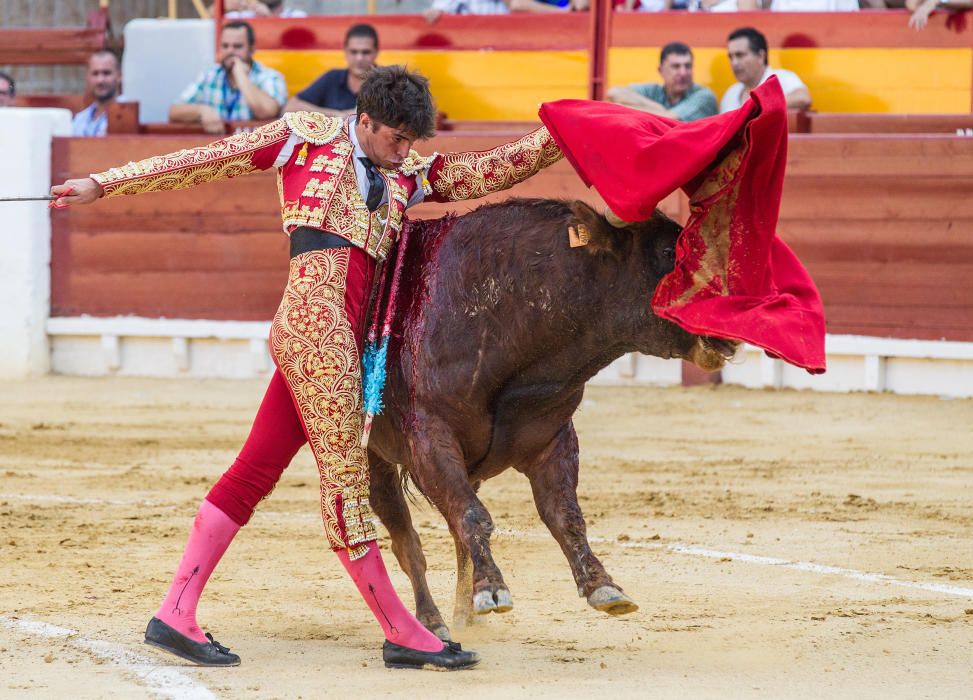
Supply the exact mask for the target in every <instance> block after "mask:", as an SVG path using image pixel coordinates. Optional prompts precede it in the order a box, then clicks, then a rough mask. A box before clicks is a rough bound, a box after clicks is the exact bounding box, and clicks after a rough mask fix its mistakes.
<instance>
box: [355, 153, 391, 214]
mask: <svg viewBox="0 0 973 700" xmlns="http://www.w3.org/2000/svg"><path fill="white" fill-rule="evenodd" d="M358 160H360V161H361V162H362V165H364V166H365V173H366V174H367V175H368V197H366V198H365V206H367V207H368V211H375V210H376V209H378V205H379V204H380V203H381V201H382V195H383V194H385V182H384V181H383V180H382V176H381V175H379V174H378V171H377V170H376V169H375V166H374V165H373V164H372V161H371V160H369V159H368V158H365V157H362V158H359V159H358Z"/></svg>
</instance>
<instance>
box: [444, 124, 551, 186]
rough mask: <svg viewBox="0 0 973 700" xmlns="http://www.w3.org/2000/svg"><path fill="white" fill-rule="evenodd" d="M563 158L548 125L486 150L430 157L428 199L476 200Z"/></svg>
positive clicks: (520, 180) (513, 183)
mask: <svg viewBox="0 0 973 700" xmlns="http://www.w3.org/2000/svg"><path fill="white" fill-rule="evenodd" d="M562 157H563V154H562V153H561V149H560V148H558V146H557V144H556V143H555V142H554V139H553V138H551V135H550V133H548V131H547V127H545V126H542V127H540V128H539V129H535V130H534V131H532V132H530V133H529V134H527V135H526V136H523V137H521V138H519V139H517V140H516V141H511V142H510V143H505V144H503V145H501V146H497V147H496V148H492V149H490V150H489V151H466V152H460V153H444V154H442V155H436V156H434V157H433V158H432V160H431V163H430V165H429V171H428V173H429V174H428V180H429V185H430V187H431V190H432V192H431V193H430V194H428V195H426V201H429V202H456V201H461V200H465V199H477V198H478V197H484V196H486V195H488V194H492V193H494V192H500V191H501V190H505V189H507V188H509V187H513V186H514V185H516V184H517V183H518V182H522V181H524V180H526V179H527V178H529V177H530V176H532V175H534V174H536V173H537V172H538V171H540V170H542V169H544V168H546V167H547V166H549V165H551V164H553V163H556V162H557V161H559V160H560V159H561V158H562Z"/></svg>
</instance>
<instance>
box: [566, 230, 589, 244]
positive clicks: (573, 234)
mask: <svg viewBox="0 0 973 700" xmlns="http://www.w3.org/2000/svg"><path fill="white" fill-rule="evenodd" d="M590 240H591V234H589V233H588V227H587V226H585V225H584V224H578V226H577V228H575V227H574V226H568V245H570V246H571V247H572V248H580V247H581V246H585V245H588V241H590Z"/></svg>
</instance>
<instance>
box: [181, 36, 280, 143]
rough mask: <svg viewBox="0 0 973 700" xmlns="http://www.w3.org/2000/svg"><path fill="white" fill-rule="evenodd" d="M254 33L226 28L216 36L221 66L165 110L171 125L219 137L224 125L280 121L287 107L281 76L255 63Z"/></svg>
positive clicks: (216, 67) (214, 68)
mask: <svg viewBox="0 0 973 700" xmlns="http://www.w3.org/2000/svg"><path fill="white" fill-rule="evenodd" d="M253 45H254V34H253V27H251V26H250V25H249V24H247V23H246V22H243V21H234V22H227V23H226V24H224V25H223V30H222V31H221V32H220V62H219V63H217V64H216V65H215V66H213V67H212V68H210V69H209V70H208V71H206V72H205V73H203V74H202V75H200V76H199V78H197V79H196V82H194V83H193V84H192V85H190V86H189V87H187V88H186V89H185V91H183V93H182V95H181V96H180V97H179V101H178V102H177V103H176V104H174V105H172V107H170V108H169V120H170V121H173V122H197V123H199V124H202V126H203V130H204V131H205V132H206V133H208V134H222V133H223V132H224V130H225V125H224V122H227V121H241V120H251V119H253V120H267V121H270V120H271V119H276V118H277V117H278V116H280V110H281V107H283V106H284V102H286V101H287V85H286V83H285V82H284V76H283V75H281V74H280V73H278V72H277V71H275V70H273V69H272V68H267V67H266V66H264V65H262V64H260V63H258V62H257V61H255V60H253Z"/></svg>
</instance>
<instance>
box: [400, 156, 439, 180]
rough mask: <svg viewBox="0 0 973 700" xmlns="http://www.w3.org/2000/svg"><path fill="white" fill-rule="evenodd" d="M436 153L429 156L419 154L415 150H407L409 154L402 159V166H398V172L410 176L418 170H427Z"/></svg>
mask: <svg viewBox="0 0 973 700" xmlns="http://www.w3.org/2000/svg"><path fill="white" fill-rule="evenodd" d="M438 155H439V154H438V153H433V154H432V155H431V156H420V155H419V154H418V153H416V152H415V151H409V155H407V156H406V157H405V160H403V161H402V167H400V168H399V172H401V173H402V174H403V175H408V176H410V177H412V176H414V175H416V174H417V173H418V172H419V171H420V170H428V169H429V166H430V165H432V162H433V161H434V160H436V156H438Z"/></svg>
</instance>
